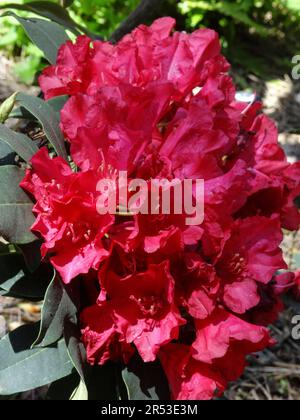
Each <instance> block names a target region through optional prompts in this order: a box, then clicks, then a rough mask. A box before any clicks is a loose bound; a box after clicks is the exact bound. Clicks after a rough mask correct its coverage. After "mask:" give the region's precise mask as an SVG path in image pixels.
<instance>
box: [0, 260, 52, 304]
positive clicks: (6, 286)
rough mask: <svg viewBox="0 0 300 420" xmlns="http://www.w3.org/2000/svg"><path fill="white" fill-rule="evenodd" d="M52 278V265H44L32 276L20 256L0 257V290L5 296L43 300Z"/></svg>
mask: <svg viewBox="0 0 300 420" xmlns="http://www.w3.org/2000/svg"><path fill="white" fill-rule="evenodd" d="M52 278H53V268H52V267H51V266H50V265H45V264H43V265H41V267H39V269H38V270H37V271H36V272H35V273H34V274H31V273H29V272H28V271H27V270H26V267H25V264H24V261H23V258H22V256H21V255H20V254H17V253H10V254H7V255H4V254H1V255H0V288H1V290H2V291H3V295H4V294H5V295H6V296H12V297H15V296H17V297H21V298H24V299H29V300H41V299H43V298H44V295H45V292H46V289H47V286H48V284H49V281H50V280H51V279H52Z"/></svg>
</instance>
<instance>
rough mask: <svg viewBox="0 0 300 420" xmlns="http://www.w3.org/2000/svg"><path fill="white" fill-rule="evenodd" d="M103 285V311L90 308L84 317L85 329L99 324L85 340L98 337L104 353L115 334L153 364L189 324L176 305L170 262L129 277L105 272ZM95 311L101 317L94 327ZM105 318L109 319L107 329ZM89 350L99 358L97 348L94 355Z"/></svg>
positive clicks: (100, 304)
mask: <svg viewBox="0 0 300 420" xmlns="http://www.w3.org/2000/svg"><path fill="white" fill-rule="evenodd" d="M100 282H101V285H102V292H101V296H100V298H99V300H98V305H99V308H98V309H97V310H91V309H87V310H85V311H84V312H83V315H82V323H83V326H84V327H85V326H88V327H89V326H90V325H95V327H94V328H93V333H91V332H90V330H89V328H87V329H85V330H84V331H83V336H84V341H86V340H87V342H90V339H89V337H90V336H91V334H92V336H93V337H96V336H97V337H98V338H97V340H96V347H97V349H98V348H99V350H100V352H101V353H102V351H103V350H102V348H103V346H104V344H103V343H105V348H106V347H107V339H108V340H109V341H110V340H111V336H112V334H115V333H118V334H119V336H120V338H121V340H122V342H125V343H128V344H130V343H134V344H135V346H136V348H137V350H138V352H139V353H140V355H141V357H142V358H143V360H144V361H145V362H150V361H153V360H155V358H156V355H157V353H158V352H159V350H160V347H161V346H163V345H165V344H167V343H169V342H170V341H172V340H174V339H176V338H178V335H179V327H180V325H183V324H185V321H184V319H182V318H181V316H180V313H179V311H178V308H177V307H176V306H175V304H174V280H173V278H172V277H171V275H170V273H169V268H168V263H166V262H165V263H162V264H160V265H151V266H150V267H149V269H148V271H146V272H144V273H138V274H135V275H130V276H128V277H125V278H121V277H119V276H117V275H116V274H115V273H113V272H112V271H108V272H107V273H106V272H102V273H101V276H100ZM95 311H96V313H97V314H98V315H97V318H96V320H95V319H94V320H93V321H92V319H91V321H92V324H91V323H90V319H89V315H91V316H92V318H93V314H94V313H95ZM102 319H105V320H107V327H106V328H105V329H103V325H104V323H103V322H102ZM109 320H110V321H109ZM98 322H99V324H98ZM93 340H94V341H95V339H93ZM89 348H90V347H88V358H89V359H90V358H91V359H93V360H94V359H95V357H96V358H98V357H99V356H97V355H95V353H94V348H95V346H93V348H92V349H91V354H90V352H89ZM101 357H103V356H101ZM101 357H99V358H100V359H101Z"/></svg>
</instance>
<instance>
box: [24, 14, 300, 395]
mask: <svg viewBox="0 0 300 420" xmlns="http://www.w3.org/2000/svg"><path fill="white" fill-rule="evenodd" d="M174 25H175V22H174V20H173V19H171V18H163V19H159V20H157V21H155V22H154V23H153V24H152V25H151V26H150V27H147V26H144V25H142V26H140V27H139V28H137V29H136V30H134V31H133V32H132V33H131V34H129V35H127V36H125V37H124V38H123V39H122V40H121V41H120V42H118V43H117V44H115V45H112V44H110V43H108V42H102V41H91V40H90V39H89V38H88V37H86V36H81V37H79V38H77V40H76V41H75V43H72V42H67V43H66V44H65V45H63V46H62V47H61V48H60V51H59V54H58V58H57V63H56V65H54V66H51V67H49V68H47V69H46V70H44V71H43V73H42V75H41V77H40V85H41V88H42V90H43V92H44V95H45V98H46V99H49V98H51V97H54V96H58V95H63V94H67V95H69V96H70V98H69V100H68V102H67V104H66V105H65V107H64V108H63V110H62V112H61V129H62V131H63V133H64V135H65V138H66V141H67V142H68V143H69V144H70V158H71V160H72V165H73V167H76V172H75V171H74V172H72V171H71V169H70V167H69V166H68V165H67V163H66V162H64V161H63V160H62V159H61V158H54V159H50V157H49V154H48V152H47V150H46V149H42V150H41V151H40V152H38V154H37V155H36V156H35V157H34V158H33V160H32V167H31V168H30V169H28V171H27V175H26V178H25V180H24V181H23V183H22V187H23V188H24V189H26V190H27V191H28V192H29V193H31V195H32V196H33V197H34V198H35V200H36V205H35V208H34V212H35V214H36V216H37V220H36V223H35V224H34V226H33V230H34V231H36V232H38V233H39V234H40V235H41V236H42V238H43V239H44V243H43V246H42V254H43V256H44V258H49V259H50V261H51V262H52V264H53V265H54V266H55V267H56V268H57V270H58V271H59V272H60V274H61V275H62V277H63V280H64V281H65V282H70V281H71V280H72V279H73V278H74V277H77V276H79V275H81V276H82V278H81V281H82V284H83V290H84V291H83V292H82V293H83V295H84V296H88V299H87V301H86V300H85V299H83V302H84V303H83V308H82V310H81V314H80V320H81V327H82V341H83V343H84V344H85V346H86V349H87V356H88V361H89V362H90V363H91V364H104V363H106V362H107V361H108V360H113V361H122V362H124V363H128V361H129V359H130V358H131V356H132V354H133V353H134V352H135V351H138V352H139V354H140V355H141V357H142V359H143V360H144V362H149V361H154V360H155V359H156V358H157V357H159V358H160V360H161V363H162V365H163V367H164V369H165V372H166V375H167V377H168V380H169V383H170V388H171V392H172V397H173V398H174V399H211V398H213V397H215V396H219V395H221V394H222V392H223V391H224V390H225V389H226V386H227V384H228V382H229V381H232V380H236V379H237V378H238V377H239V376H240V375H241V374H242V372H243V369H244V368H245V366H246V356H247V355H248V354H251V353H254V352H257V351H260V350H263V349H264V348H266V347H267V346H269V345H271V344H272V343H273V341H272V340H271V338H270V336H269V333H268V330H267V329H266V328H265V327H264V326H265V325H267V324H269V323H271V322H274V321H275V319H276V318H277V316H278V313H279V312H280V311H281V310H282V308H283V304H282V300H281V294H283V293H284V292H285V291H287V290H288V289H289V288H290V287H292V286H293V284H294V275H293V274H292V273H284V274H280V275H278V273H277V271H278V270H280V269H285V268H286V264H285V262H284V260H283V257H282V251H281V250H280V243H281V241H282V229H283V228H287V229H291V230H296V229H297V228H298V227H299V224H300V213H299V210H298V209H297V207H296V206H295V203H294V201H295V199H296V198H297V197H298V196H299V195H300V164H299V163H297V164H294V165H291V164H289V163H288V161H287V159H286V156H285V154H284V152H283V150H282V149H281V147H280V146H279V144H278V135H277V134H278V133H277V129H276V127H275V125H274V124H273V122H271V121H270V120H269V119H268V118H267V117H266V116H264V115H262V114H260V112H261V108H262V106H261V104H259V103H254V104H251V105H245V104H242V103H238V102H237V101H236V100H235V96H236V95H235V87H234V85H233V82H232V80H231V78H230V77H229V76H228V74H227V71H228V68H229V65H228V63H227V61H226V60H225V59H224V57H222V56H221V55H220V49H221V48H220V43H219V41H218V37H217V35H216V33H215V32H214V31H210V30H205V29H204V30H203V29H201V30H199V31H196V32H194V33H193V34H186V33H178V32H174V31H173V29H174ZM120 170H122V171H127V174H128V178H129V181H130V180H135V179H142V180H144V181H146V185H147V186H148V187H149V188H148V189H149V195H150V193H151V192H152V190H151V185H152V181H153V180H162V179H166V180H168V181H172V180H174V179H175V178H177V179H179V180H180V182H182V184H183V182H184V181H185V180H186V179H190V180H193V181H195V180H198V179H203V180H204V181H205V194H204V205H205V215H204V221H203V223H202V224H200V223H199V224H198V226H188V225H187V224H186V215H185V214H184V212H183V214H176V212H175V211H174V209H175V204H178V203H176V202H175V199H171V202H170V203H169V204H170V210H171V211H170V213H171V214H163V212H162V211H159V212H158V213H159V214H138V215H134V216H133V215H131V214H130V213H124V212H122V211H121V210H122V206H121V207H119V208H118V214H116V215H115V216H112V215H105V216H101V215H100V214H98V212H97V209H96V202H97V199H98V193H97V191H96V190H97V188H96V186H97V183H98V181H99V180H101V179H103V178H109V179H110V180H118V176H119V175H118V171H120ZM196 188H198V187H197V186H196V183H194V187H193V197H192V199H193V200H194V202H195V200H196V199H197V197H198V194H197V193H198V192H199V191H198V190H197V189H196ZM130 194H132V191H130V192H129V196H130ZM194 204H195V203H194ZM149 208H150V206H149ZM159 210H161V207H160V209H159ZM199 220H200V219H199ZM91 279H92V280H91ZM95 279H96V280H95ZM98 279H99V281H98ZM296 290H297V289H296Z"/></svg>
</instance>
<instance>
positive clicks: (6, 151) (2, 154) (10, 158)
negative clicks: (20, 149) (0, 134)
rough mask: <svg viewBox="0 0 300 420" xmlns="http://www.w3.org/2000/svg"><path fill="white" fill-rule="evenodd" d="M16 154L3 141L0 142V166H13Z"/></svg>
mask: <svg viewBox="0 0 300 420" xmlns="http://www.w3.org/2000/svg"><path fill="white" fill-rule="evenodd" d="M15 158H16V154H15V153H14V152H13V150H12V149H11V148H10V147H9V146H8V145H7V144H6V143H4V142H3V141H0V166H3V165H14V164H15Z"/></svg>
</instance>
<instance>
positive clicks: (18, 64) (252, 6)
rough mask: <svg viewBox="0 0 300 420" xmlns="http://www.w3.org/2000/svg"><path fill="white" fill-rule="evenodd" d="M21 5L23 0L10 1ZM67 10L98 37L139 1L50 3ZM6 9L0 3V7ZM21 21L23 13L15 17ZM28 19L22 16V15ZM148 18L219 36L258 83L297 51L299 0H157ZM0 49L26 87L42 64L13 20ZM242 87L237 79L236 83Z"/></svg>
mask: <svg viewBox="0 0 300 420" xmlns="http://www.w3.org/2000/svg"><path fill="white" fill-rule="evenodd" d="M14 3H19V4H26V3H29V1H28V0H15V1H14ZM53 3H59V4H63V5H64V6H66V4H69V3H72V4H71V5H70V6H69V7H68V10H69V13H70V15H71V16H72V18H73V19H74V20H75V21H77V22H78V23H80V24H81V25H83V26H85V27H87V28H88V29H89V30H90V31H92V32H94V33H97V34H99V35H101V36H103V37H104V38H109V36H110V34H112V32H113V31H114V30H115V29H116V28H117V27H118V25H119V24H120V23H121V22H122V21H123V20H124V19H125V18H126V16H128V15H129V14H130V12H131V11H132V10H133V9H134V8H135V7H136V6H137V5H138V4H139V0H75V1H74V2H72V1H70V2H68V1H63V0H61V1H60V0H56V1H55V0H53ZM6 4H8V2H7V1H3V0H0V6H1V5H6ZM18 13H19V14H20V15H22V16H26V13H25V12H18ZM27 15H28V14H27ZM154 15H156V16H163V15H172V16H174V17H175V18H176V19H177V22H178V28H179V29H181V30H188V31H190V30H194V29H196V28H199V27H210V28H213V29H215V30H216V31H218V32H219V34H220V36H221V39H222V44H223V48H224V53H225V54H226V56H227V57H228V58H229V60H230V61H231V62H232V64H233V65H234V66H235V67H236V68H239V67H240V68H241V69H243V71H244V72H245V74H246V73H249V72H250V73H253V74H255V75H256V76H258V77H261V78H264V79H266V78H273V77H274V76H279V75H280V74H283V73H284V72H285V71H289V67H290V63H291V57H292V56H294V55H295V54H296V53H299V52H300V0H224V1H220V0H208V1H205V0H203V1H194V0H162V1H161V6H160V7H159V8H158V10H155V12H154ZM0 50H2V51H3V53H4V54H5V55H7V56H8V57H9V58H10V59H13V60H14V61H15V65H14V70H13V71H14V72H15V75H16V77H17V79H18V80H19V81H20V82H22V83H25V84H28V85H29V84H32V83H33V82H34V79H35V75H36V73H37V71H38V70H40V68H41V67H42V66H43V65H44V63H43V61H42V60H43V59H42V56H41V53H40V52H39V50H38V49H37V48H36V47H34V46H33V45H32V44H31V43H30V42H29V41H28V38H27V37H26V35H25V34H24V31H23V29H22V28H21V27H20V26H19V25H18V24H16V22H15V21H14V19H13V18H8V17H4V18H2V19H1V23H0ZM240 83H241V84H243V78H242V77H241V78H240Z"/></svg>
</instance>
